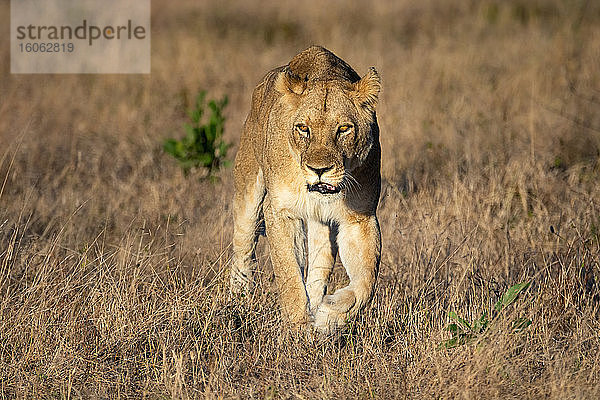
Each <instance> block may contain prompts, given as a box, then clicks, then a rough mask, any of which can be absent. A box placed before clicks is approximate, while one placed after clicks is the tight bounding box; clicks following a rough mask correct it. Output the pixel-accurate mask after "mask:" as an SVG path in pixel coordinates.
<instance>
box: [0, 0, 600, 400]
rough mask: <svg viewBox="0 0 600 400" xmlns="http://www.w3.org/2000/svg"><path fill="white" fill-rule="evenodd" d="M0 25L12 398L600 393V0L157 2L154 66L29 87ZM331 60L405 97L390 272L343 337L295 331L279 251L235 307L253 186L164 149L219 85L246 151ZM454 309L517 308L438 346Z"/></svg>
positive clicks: (4, 261)
mask: <svg viewBox="0 0 600 400" xmlns="http://www.w3.org/2000/svg"><path fill="white" fill-rule="evenodd" d="M294 3H295V2H294ZM0 17H1V20H2V21H4V23H3V25H2V27H1V28H0V31H1V32H2V33H3V34H2V35H0V52H1V55H2V57H1V60H0V398H2V399H4V398H15V397H16V398H67V399H75V398H92V399H94V398H150V399H155V398H156V399H158V398H265V399H279V398H281V399H296V398H297V399H312V398H327V399H337V398H361V399H362V398H364V399H371V398H377V399H388V398H414V399H421V398H435V399H451V398H461V399H487V398H499V399H505V398H519V399H521V398H532V399H538V398H553V399H594V398H599V397H600V321H599V317H600V3H598V2H597V1H585V0H573V1H560V0H506V1H499V0H496V1H492V0H484V1H475V0H448V1H433V0H425V1H412V2H411V1H408V0H402V1H391V0H390V1H377V2H371V1H367V0H365V1H356V2H345V1H341V0H334V1H328V2H324V1H317V0H308V1H306V2H302V3H301V4H300V3H298V4H296V5H293V4H292V2H290V3H289V4H288V3H285V4H280V2H278V1H275V0H270V1H266V2H263V1H239V2H234V1H215V2H212V1H211V2H209V1H192V0H183V1H178V2H168V1H166V0H154V1H153V2H152V73H151V74H150V75H11V74H10V62H9V59H10V57H9V37H10V36H9V24H8V21H9V2H8V1H4V0H3V1H0ZM313 43H317V44H321V45H323V46H325V47H327V48H329V49H331V50H332V51H333V52H335V53H336V54H337V55H338V56H340V57H341V58H343V59H344V60H346V61H348V62H349V63H350V64H351V65H352V66H353V67H354V68H355V69H356V70H357V71H358V72H359V74H363V73H365V72H366V70H367V68H368V67H369V66H371V65H373V66H376V67H377V69H378V71H379V72H380V74H381V76H382V80H383V92H382V95H381V102H380V106H379V108H378V118H379V124H380V127H381V141H382V147H383V160H382V164H383V165H382V176H383V184H382V198H381V202H380V206H379V211H378V215H379V219H380V223H381V227H382V235H383V254H382V265H381V269H380V276H379V280H378V285H377V289H376V294H375V297H374V299H373V302H372V305H371V306H370V307H369V308H368V309H367V310H366V311H365V313H364V314H363V315H362V316H361V317H360V318H359V319H358V320H357V321H356V322H355V323H354V324H353V326H352V327H351V329H349V330H348V331H347V332H345V333H344V334H343V335H341V337H338V338H332V339H329V340H312V339H311V338H310V337H307V336H305V335H301V334H298V333H296V332H294V331H290V330H288V329H287V328H286V327H285V325H282V319H281V315H280V313H279V310H278V306H277V297H276V293H275V292H274V286H273V282H272V281H273V276H272V270H271V269H270V262H269V258H268V246H267V244H266V241H265V240H264V239H261V242H260V249H259V265H260V267H261V272H260V277H259V282H258V287H257V290H256V292H255V293H254V294H253V295H252V296H251V298H250V299H249V300H248V301H240V300H239V299H236V298H232V297H231V296H230V294H229V291H228V287H227V284H228V266H229V263H230V258H231V246H230V243H231V236H232V210H231V205H230V204H231V197H232V190H233V184H232V170H231V168H225V169H223V170H221V171H220V172H219V173H218V175H219V177H220V180H219V181H218V182H216V183H211V182H210V181H207V180H202V179H200V175H201V172H196V173H192V174H190V176H188V177H185V176H184V175H183V174H182V172H181V170H180V169H179V168H178V166H177V164H176V163H175V161H174V160H173V159H172V158H170V157H169V156H168V155H167V154H165V153H164V152H163V150H162V142H163V140H164V139H165V138H167V137H180V136H182V135H183V130H182V124H183V123H184V122H186V121H187V115H186V110H187V109H189V108H190V107H191V105H192V102H193V99H194V97H195V95H196V93H197V92H198V91H199V90H202V89H205V90H207V92H208V96H209V97H210V98H221V96H223V95H228V96H229V99H230V103H229V105H228V107H227V108H226V109H225V112H226V117H227V122H226V132H225V137H226V139H227V140H228V141H230V142H232V143H233V144H234V146H233V147H232V149H231V150H230V152H229V154H228V158H230V159H232V158H233V156H234V155H235V151H236V150H237V144H238V142H239V133H240V130H241V126H242V123H243V121H244V118H245V115H246V113H247V111H248V109H249V104H250V95H251V92H252V89H253V88H254V86H255V85H256V84H257V82H259V80H260V79H261V77H262V75H263V74H264V73H265V72H266V71H267V70H269V69H271V68H273V67H275V66H278V65H282V64H285V63H286V62H287V61H288V60H289V59H290V58H291V57H292V56H293V55H294V54H296V53H297V52H299V51H300V50H302V49H304V48H306V47H308V46H309V45H310V44H313ZM346 279H347V278H346V276H345V273H344V271H343V267H342V266H341V265H337V266H336V269H335V271H334V281H335V284H334V285H333V286H334V287H335V286H336V285H338V286H339V285H341V284H343V283H344V282H345V280H346ZM525 281H531V286H530V287H529V288H528V289H527V290H526V291H525V292H524V293H522V294H521V296H520V297H519V298H518V299H517V301H515V303H514V304H513V305H511V306H510V307H507V308H505V309H504V310H502V312H500V313H498V314H497V315H495V313H492V310H493V307H494V304H495V302H496V301H497V300H498V299H499V298H500V297H501V296H502V294H503V293H504V292H505V290H506V289H507V288H508V287H510V286H512V285H514V284H516V283H520V282H525ZM452 311H453V312H456V313H457V314H458V315H460V316H462V317H463V318H465V319H467V320H469V321H472V320H474V319H476V318H478V317H479V316H480V315H482V314H483V313H484V312H488V316H489V317H492V316H493V315H495V317H494V322H493V323H492V325H491V326H490V327H489V328H488V329H487V330H485V331H484V332H482V333H481V334H479V335H477V336H476V338H475V340H474V341H472V342H470V343H468V344H464V345H461V346H458V347H455V348H450V349H446V348H440V343H442V342H443V341H444V340H446V339H448V338H449V337H450V332H448V331H447V330H445V327H446V326H447V325H448V323H449V322H451V320H450V318H449V313H450V312H452ZM517 317H524V318H529V319H531V321H532V323H531V325H530V326H529V327H528V328H526V329H523V330H521V331H518V330H515V329H513V327H512V321H514V320H515V318H517Z"/></svg>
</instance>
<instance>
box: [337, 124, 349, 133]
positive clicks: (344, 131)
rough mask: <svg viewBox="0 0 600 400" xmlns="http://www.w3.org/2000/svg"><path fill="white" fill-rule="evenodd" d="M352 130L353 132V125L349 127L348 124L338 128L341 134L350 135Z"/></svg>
mask: <svg viewBox="0 0 600 400" xmlns="http://www.w3.org/2000/svg"><path fill="white" fill-rule="evenodd" d="M351 130H352V125H348V124H345V125H340V126H339V128H338V132H339V133H348V132H350V131H351Z"/></svg>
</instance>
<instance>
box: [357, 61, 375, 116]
mask: <svg viewBox="0 0 600 400" xmlns="http://www.w3.org/2000/svg"><path fill="white" fill-rule="evenodd" d="M380 90H381V78H379V74H378V73H377V70H376V69H375V67H371V68H369V72H367V73H366V74H365V76H363V77H362V78H361V79H360V81H358V82H356V83H355V84H354V95H355V99H356V101H357V102H358V104H359V105H360V106H361V107H364V108H366V109H369V110H371V111H375V107H377V100H378V98H379V91H380Z"/></svg>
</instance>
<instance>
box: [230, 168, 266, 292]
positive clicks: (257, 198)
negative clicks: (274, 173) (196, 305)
mask: <svg viewBox="0 0 600 400" xmlns="http://www.w3.org/2000/svg"><path fill="white" fill-rule="evenodd" d="M252 161H254V160H252ZM252 161H250V163H251V164H250V165H248V164H246V168H244V169H243V170H241V171H240V170H236V171H235V174H236V191H235V195H234V199H233V230H234V232H233V262H232V266H231V275H230V285H231V290H232V292H234V293H244V292H249V291H251V290H252V289H253V287H254V281H253V269H254V266H255V264H256V257H255V250H256V243H257V241H258V235H259V234H260V233H261V214H262V203H263V199H264V196H265V183H264V179H263V174H262V170H260V168H259V167H258V165H256V164H255V162H253V163H252ZM252 164H254V165H252ZM237 165H241V163H240V164H236V167H237ZM248 167H255V168H252V169H250V171H249V168H248ZM241 174H248V175H251V176H250V179H243V177H242V176H240V175H241Z"/></svg>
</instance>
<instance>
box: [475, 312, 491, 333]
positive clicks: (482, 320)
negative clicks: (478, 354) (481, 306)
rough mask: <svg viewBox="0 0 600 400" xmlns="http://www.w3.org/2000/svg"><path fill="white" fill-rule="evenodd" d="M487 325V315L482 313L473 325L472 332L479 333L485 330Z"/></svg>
mask: <svg viewBox="0 0 600 400" xmlns="http://www.w3.org/2000/svg"><path fill="white" fill-rule="evenodd" d="M488 324H489V321H488V320H487V313H483V315H482V316H481V317H479V319H477V320H475V322H474V323H473V330H474V331H475V333H481V332H483V331H485V330H486V329H487V327H488Z"/></svg>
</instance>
